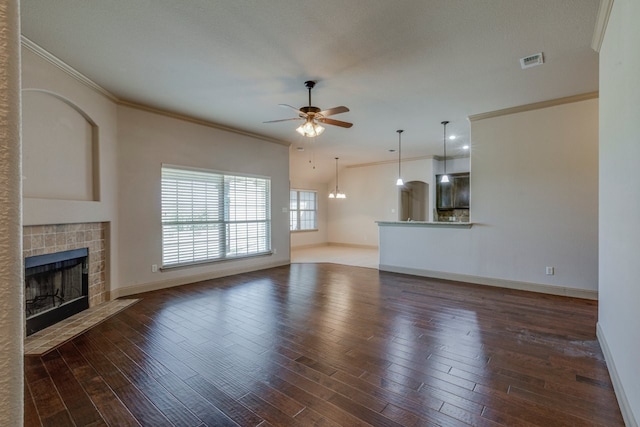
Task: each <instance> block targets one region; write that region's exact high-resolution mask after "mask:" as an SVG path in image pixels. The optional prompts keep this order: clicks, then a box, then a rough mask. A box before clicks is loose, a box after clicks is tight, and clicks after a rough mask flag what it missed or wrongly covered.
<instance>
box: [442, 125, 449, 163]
mask: <svg viewBox="0 0 640 427" xmlns="http://www.w3.org/2000/svg"><path fill="white" fill-rule="evenodd" d="M447 124H449V122H448V121H447V120H445V121H443V122H442V125H443V127H444V131H443V132H444V134H443V136H442V144H443V145H444V174H445V175H446V174H447Z"/></svg>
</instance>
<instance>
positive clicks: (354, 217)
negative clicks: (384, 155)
mask: <svg viewBox="0 0 640 427" xmlns="http://www.w3.org/2000/svg"><path fill="white" fill-rule="evenodd" d="M433 163H434V161H433V160H432V159H422V160H411V161H403V162H402V178H403V180H404V181H405V182H409V181H423V182H426V183H427V184H429V192H430V194H431V195H432V198H431V200H430V203H429V210H428V211H429V215H430V218H432V215H433V213H432V211H433V194H434V193H433V189H432V187H433V186H432V185H431V184H432V182H433V179H434V177H433ZM397 178H398V164H397V163H392V162H390V163H383V164H374V165H365V166H351V167H346V168H344V169H342V170H341V171H340V176H339V179H340V190H341V191H342V192H344V193H345V194H346V195H347V198H346V199H344V200H333V201H332V202H335V203H330V204H329V215H328V224H329V235H328V238H329V242H331V243H340V244H349V245H364V246H375V247H377V246H378V226H377V225H376V221H396V220H397V219H398V209H399V201H400V199H399V190H398V187H397V186H396V179H397ZM334 186H335V183H330V184H329V185H328V186H327V188H328V189H331V188H333V187H334Z"/></svg>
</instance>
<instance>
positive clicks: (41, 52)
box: [20, 36, 118, 102]
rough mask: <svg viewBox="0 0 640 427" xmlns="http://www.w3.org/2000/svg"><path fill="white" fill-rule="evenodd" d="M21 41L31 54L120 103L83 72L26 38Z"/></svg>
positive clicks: (22, 37) (23, 37)
mask: <svg viewBox="0 0 640 427" xmlns="http://www.w3.org/2000/svg"><path fill="white" fill-rule="evenodd" d="M20 41H21V42H22V46H24V47H25V48H26V49H28V50H30V51H31V52H33V53H35V54H36V55H38V56H39V57H40V58H42V59H44V60H45V61H47V62H48V63H50V64H52V65H54V66H56V67H57V68H59V69H60V70H62V71H64V72H65V73H67V74H68V75H70V76H71V77H73V78H74V79H76V80H77V81H79V82H80V83H82V84H84V85H85V86H88V87H89V88H91V89H93V90H95V91H96V92H98V93H100V94H101V95H104V96H106V97H107V98H109V99H110V100H111V101H113V102H118V97H117V96H115V95H114V94H112V93H111V92H109V91H108V90H106V89H105V88H103V87H102V86H100V85H99V84H97V83H96V82H94V81H93V80H91V79H90V78H89V77H87V76H85V75H84V74H82V73H81V72H79V71H78V70H76V69H75V68H73V67H72V66H70V65H69V64H67V63H66V62H64V61H63V60H61V59H60V58H58V57H56V56H54V55H53V54H51V53H50V52H48V51H46V50H45V49H44V48H42V47H41V46H39V45H37V44H36V43H35V42H33V41H31V40H29V39H28V38H26V37H25V36H20Z"/></svg>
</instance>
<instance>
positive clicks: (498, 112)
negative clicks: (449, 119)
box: [469, 92, 599, 122]
mask: <svg viewBox="0 0 640 427" xmlns="http://www.w3.org/2000/svg"><path fill="white" fill-rule="evenodd" d="M598 96H599V95H598V92H589V93H583V94H582V95H573V96H566V97H564V98H556V99H550V100H549V101H542V102H536V103H533V104H526V105H520V106H518V107H511V108H505V109H503V110H496V111H489V112H488V113H480V114H474V115H472V116H469V121H470V122H477V121H478V120H484V119H490V118H493V117H500V116H506V115H509V114H515V113H523V112H525V111H532V110H539V109H541V108H549V107H555V106H556V105H563V104H570V103H572V102H580V101H587V100H589V99H596V98H598Z"/></svg>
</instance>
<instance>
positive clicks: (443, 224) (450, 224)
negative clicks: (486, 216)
mask: <svg viewBox="0 0 640 427" xmlns="http://www.w3.org/2000/svg"><path fill="white" fill-rule="evenodd" d="M376 223H377V224H378V226H379V227H389V226H391V227H433V228H471V227H472V226H473V223H472V222H455V221H376Z"/></svg>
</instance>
